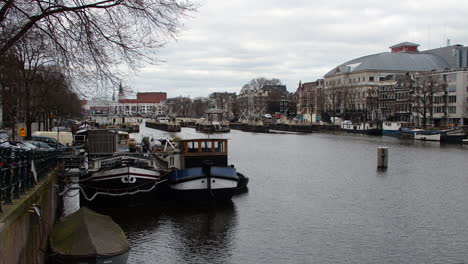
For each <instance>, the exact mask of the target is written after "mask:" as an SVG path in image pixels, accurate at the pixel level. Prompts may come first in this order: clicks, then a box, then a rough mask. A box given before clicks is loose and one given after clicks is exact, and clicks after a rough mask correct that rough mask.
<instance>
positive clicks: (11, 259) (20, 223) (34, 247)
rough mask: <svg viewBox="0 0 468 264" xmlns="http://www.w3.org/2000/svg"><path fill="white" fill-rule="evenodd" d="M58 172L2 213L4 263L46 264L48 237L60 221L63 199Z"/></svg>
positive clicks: (0, 253)
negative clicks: (60, 198) (59, 190)
mask: <svg viewBox="0 0 468 264" xmlns="http://www.w3.org/2000/svg"><path fill="white" fill-rule="evenodd" d="M56 177H57V171H53V172H52V173H49V174H48V175H47V176H46V177H45V178H44V179H43V180H42V181H40V182H39V183H38V184H37V185H36V186H35V187H33V188H32V189H30V190H29V191H28V192H27V193H25V194H23V195H22V196H21V197H20V198H19V199H16V200H14V201H13V203H11V204H3V206H2V208H3V212H2V213H0V245H1V246H0V263H1V264H11V263H45V259H46V254H47V246H48V236H49V233H50V232H51V230H52V227H53V224H54V222H55V219H56V213H57V208H58V205H59V198H58V196H57V193H56V191H55V187H54V185H55V182H56Z"/></svg>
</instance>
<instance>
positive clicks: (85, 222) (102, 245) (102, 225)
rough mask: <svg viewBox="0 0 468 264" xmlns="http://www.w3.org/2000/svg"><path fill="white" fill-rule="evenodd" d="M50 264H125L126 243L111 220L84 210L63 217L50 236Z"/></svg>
mask: <svg viewBox="0 0 468 264" xmlns="http://www.w3.org/2000/svg"><path fill="white" fill-rule="evenodd" d="M50 247H51V251H52V263H53V264H97V263H113V264H125V263H127V259H128V252H129V250H130V244H129V243H128V241H127V238H126V236H125V233H124V232H123V230H122V228H120V226H118V225H117V224H116V223H115V222H114V221H113V220H112V218H110V217H109V216H106V215H102V214H98V213H96V212H94V211H92V210H90V209H88V208H86V207H82V208H80V209H79V210H78V211H76V212H75V213H73V214H71V215H68V216H66V217H64V218H63V219H62V220H61V221H60V222H59V223H57V224H56V225H55V227H54V230H53V231H52V233H51V236H50Z"/></svg>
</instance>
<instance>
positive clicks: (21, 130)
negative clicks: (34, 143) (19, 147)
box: [20, 127, 27, 137]
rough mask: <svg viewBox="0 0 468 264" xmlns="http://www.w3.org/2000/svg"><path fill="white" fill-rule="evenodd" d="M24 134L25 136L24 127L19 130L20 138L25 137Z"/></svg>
mask: <svg viewBox="0 0 468 264" xmlns="http://www.w3.org/2000/svg"><path fill="white" fill-rule="evenodd" d="M26 134H27V133H26V128H25V127H22V128H20V136H21V137H25V136H26Z"/></svg>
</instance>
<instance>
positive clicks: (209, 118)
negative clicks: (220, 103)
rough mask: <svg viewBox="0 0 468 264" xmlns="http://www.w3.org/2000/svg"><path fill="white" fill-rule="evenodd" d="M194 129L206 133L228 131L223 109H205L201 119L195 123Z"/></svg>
mask: <svg viewBox="0 0 468 264" xmlns="http://www.w3.org/2000/svg"><path fill="white" fill-rule="evenodd" d="M195 129H196V130H198V131H202V132H207V133H214V132H219V133H223V132H229V131H230V128H229V121H227V119H226V114H225V111H224V110H222V109H216V108H212V109H208V110H206V111H205V115H204V117H203V119H202V120H200V121H198V122H197V123H195Z"/></svg>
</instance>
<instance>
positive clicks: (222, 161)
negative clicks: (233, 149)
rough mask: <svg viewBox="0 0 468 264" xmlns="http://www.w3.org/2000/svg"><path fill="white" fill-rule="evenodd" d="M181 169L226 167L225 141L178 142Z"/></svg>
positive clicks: (226, 145)
mask: <svg viewBox="0 0 468 264" xmlns="http://www.w3.org/2000/svg"><path fill="white" fill-rule="evenodd" d="M179 148H180V155H181V165H182V168H193V167H202V166H203V164H204V163H206V162H209V163H211V165H212V166H220V167H226V166H227V163H228V158H227V153H228V144H227V139H189V140H181V141H179Z"/></svg>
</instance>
